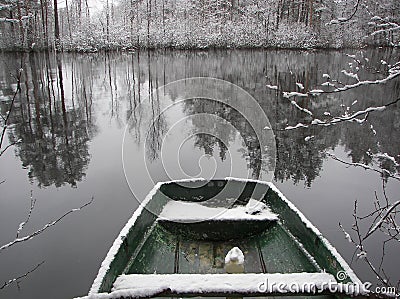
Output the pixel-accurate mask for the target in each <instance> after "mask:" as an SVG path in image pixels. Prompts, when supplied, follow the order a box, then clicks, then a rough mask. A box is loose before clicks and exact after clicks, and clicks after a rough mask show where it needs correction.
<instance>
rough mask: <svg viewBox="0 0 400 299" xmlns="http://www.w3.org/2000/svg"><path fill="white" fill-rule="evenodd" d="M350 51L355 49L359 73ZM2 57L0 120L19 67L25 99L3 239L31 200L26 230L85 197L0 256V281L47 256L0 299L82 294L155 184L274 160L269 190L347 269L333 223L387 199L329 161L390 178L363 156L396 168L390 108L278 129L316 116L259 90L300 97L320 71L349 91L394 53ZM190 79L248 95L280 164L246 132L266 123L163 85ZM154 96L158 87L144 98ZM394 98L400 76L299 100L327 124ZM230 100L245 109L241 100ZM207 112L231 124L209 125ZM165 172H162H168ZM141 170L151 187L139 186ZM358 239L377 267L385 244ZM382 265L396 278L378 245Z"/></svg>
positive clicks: (394, 119) (259, 168) (7, 165)
mask: <svg viewBox="0 0 400 299" xmlns="http://www.w3.org/2000/svg"><path fill="white" fill-rule="evenodd" d="M346 54H355V55H356V56H357V59H360V60H361V61H362V63H363V65H364V66H365V67H362V66H361V65H358V64H357V63H356V62H355V61H354V60H353V59H352V58H351V57H349V56H348V55H346ZM0 57H1V62H0V109H1V114H2V115H3V116H5V114H6V112H7V110H8V107H9V105H10V100H11V99H12V97H13V94H14V91H15V90H16V79H15V77H14V76H15V74H16V71H17V70H18V69H20V68H22V69H23V71H22V79H21V80H22V82H21V94H20V95H19V96H18V97H17V99H16V102H15V106H14V110H13V112H12V114H11V117H10V120H9V127H8V130H7V132H6V136H5V139H4V146H3V148H4V147H5V146H7V144H10V143H12V142H15V141H18V140H20V143H18V144H16V145H14V146H12V147H10V148H9V149H8V150H7V151H6V152H5V153H4V154H3V155H2V156H1V157H0V181H3V180H4V182H3V183H2V184H0V192H1V193H0V194H1V197H0V245H3V244H6V243H8V242H10V241H11V240H13V239H14V238H15V235H16V232H17V230H18V227H19V225H20V223H21V222H23V221H25V219H26V218H27V215H28V212H29V208H30V196H31V192H32V196H33V198H35V199H37V201H36V205H35V207H34V209H33V211H32V214H31V216H30V220H29V222H28V224H27V225H26V226H25V228H24V230H23V231H22V233H21V236H24V235H26V234H29V233H31V232H33V231H35V230H36V229H38V228H41V227H42V226H43V225H45V224H46V223H47V222H50V221H53V220H55V219H57V218H58V217H60V216H61V215H63V214H64V213H65V212H67V211H69V210H71V209H73V208H77V207H79V206H81V205H83V204H85V203H86V202H88V201H89V200H90V199H91V198H92V196H93V197H94V201H93V203H92V204H90V205H89V206H88V207H86V208H85V209H83V210H81V211H78V212H75V213H73V214H70V215H68V216H67V217H66V218H64V219H63V220H62V221H61V222H60V223H58V224H57V225H55V226H54V227H52V228H50V229H48V230H47V231H46V232H44V233H43V234H41V235H39V236H37V237H35V238H34V239H32V240H29V241H26V242H24V243H23V244H16V245H15V246H13V247H12V248H8V249H6V250H3V251H1V252H0V286H1V285H2V283H3V281H7V280H8V279H10V278H13V277H17V276H19V275H21V274H23V273H25V272H27V271H28V270H29V269H32V268H33V267H34V266H35V265H37V264H39V263H40V262H42V261H44V264H42V265H41V266H40V267H39V268H38V269H37V270H36V271H34V272H33V273H31V274H30V275H29V276H28V277H27V278H25V279H23V280H21V282H20V283H19V284H18V286H16V285H12V286H10V287H8V288H6V289H4V290H0V298H72V297H74V296H78V295H85V294H87V292H88V290H89V288H90V286H91V284H92V282H93V279H94V278H95V276H96V274H97V270H98V268H99V266H100V264H101V262H102V260H103V258H104V257H105V255H106V253H107V251H108V249H109V248H110V246H111V245H112V243H113V241H114V239H115V237H116V236H117V234H118V233H119V231H120V230H121V228H122V227H123V225H124V224H125V223H126V221H127V220H128V219H129V218H130V216H131V214H132V213H133V211H135V209H136V208H137V207H138V205H139V203H138V200H139V201H140V200H141V199H143V197H144V196H145V195H146V194H147V192H148V191H149V190H150V189H151V188H152V187H153V185H154V182H156V181H160V180H166V179H168V178H179V177H181V178H183V177H188V176H204V177H212V176H213V175H215V176H216V177H225V176H237V177H255V176H256V177H257V176H259V175H260V174H261V173H262V172H265V169H266V168H267V169H269V167H270V166H271V165H272V166H274V167H275V171H274V172H273V175H272V177H273V181H274V182H275V184H276V185H277V186H278V188H279V189H280V190H281V191H282V192H283V193H284V194H285V195H286V196H287V197H288V198H289V199H290V200H291V201H292V202H293V203H294V204H295V205H296V206H297V207H298V208H299V209H300V210H301V211H302V212H303V213H304V214H305V215H306V216H307V217H308V218H309V220H310V221H311V222H313V223H314V224H315V225H316V226H317V227H318V228H319V229H320V231H321V232H322V233H323V234H324V235H325V236H326V237H327V238H328V240H330V241H331V243H332V244H333V245H334V246H335V247H336V248H337V250H338V251H339V252H340V253H341V254H342V255H343V257H344V258H345V259H346V260H347V261H348V262H349V263H351V261H352V255H353V252H354V247H353V246H352V245H351V244H350V243H349V242H348V241H347V240H346V239H345V237H344V235H343V232H342V231H341V230H340V228H339V225H338V223H339V222H340V223H342V224H343V226H344V227H345V228H346V230H348V231H351V226H352V223H353V218H352V214H353V206H354V201H355V200H358V205H359V212H360V214H367V213H369V212H370V211H372V209H373V207H374V206H373V203H374V200H375V194H374V192H375V191H376V192H377V196H378V197H379V198H382V199H383V195H382V178H381V176H380V174H378V173H376V172H372V171H366V170H364V169H362V168H358V167H353V166H350V167H349V166H348V165H345V164H343V163H341V162H338V161H336V160H334V159H332V158H330V157H329V156H328V155H327V154H326V153H327V152H328V153H332V154H334V155H336V156H337V157H339V158H341V159H343V160H345V161H348V162H360V163H366V164H369V165H370V166H371V167H379V166H382V167H384V168H386V169H388V170H389V171H394V170H395V167H394V166H393V165H392V164H391V163H392V162H390V161H387V160H385V159H384V158H383V160H381V161H380V165H376V163H375V164H374V163H372V162H373V161H372V159H371V153H372V154H377V153H387V154H388V155H390V156H393V157H395V158H396V159H397V161H398V162H399V161H400V157H399V154H400V153H399V148H400V138H399V137H400V110H399V105H397V106H396V105H392V106H390V107H389V108H388V109H386V110H385V111H383V112H378V113H371V114H370V115H369V117H368V120H367V121H366V122H364V123H363V124H358V123H356V122H354V123H343V124H339V125H335V126H329V127H322V126H318V127H317V126H315V127H312V128H310V129H304V128H302V129H295V130H285V128H286V127H287V126H289V125H296V124H297V123H300V122H302V123H307V122H310V120H311V118H310V116H309V115H308V114H307V113H304V112H302V111H299V110H298V109H296V108H295V107H294V106H293V105H292V104H291V103H290V101H288V100H287V99H285V98H283V97H282V94H281V93H280V92H277V91H276V90H271V89H269V88H267V87H266V85H267V84H271V85H277V86H278V87H279V89H281V90H297V91H299V86H296V83H298V82H300V83H302V84H303V85H304V86H305V87H306V88H312V87H314V86H318V84H321V83H323V82H325V81H326V78H324V76H323V75H324V74H329V75H330V76H331V77H332V78H338V79H339V80H341V81H342V82H345V83H346V82H354V79H352V78H349V77H347V76H345V75H344V74H343V72H342V70H343V69H347V70H349V69H350V68H351V67H352V68H353V71H354V70H355V69H356V68H357V67H359V68H360V69H359V77H360V78H366V79H367V78H373V77H374V76H380V74H379V72H384V69H385V64H382V62H381V59H382V57H385V62H387V63H389V64H390V63H391V62H393V61H394V60H395V59H396V58H398V57H399V52H395V51H392V50H384V49H381V50H364V51H357V50H347V51H343V52H325V51H316V52H298V51H282V50H281V51H197V52H185V51H173V52H140V53H101V54H60V55H57V56H56V55H55V54H54V53H50V54H45V53H40V54H30V55H28V54H25V55H22V54H1V56H0ZM363 57H367V58H368V59H365V58H363ZM376 73H378V74H377V75H376ZM199 76H200V77H213V78H218V79H223V80H226V81H229V82H231V83H233V84H235V85H237V86H239V87H240V88H243V89H244V90H245V91H246V92H248V93H249V94H250V95H251V96H252V97H254V99H255V100H256V101H257V102H258V103H259V105H260V106H261V107H262V109H263V110H264V112H265V114H266V116H267V117H268V120H269V123H270V126H271V128H272V129H273V132H274V134H275V140H274V141H275V146H276V163H275V160H274V159H273V160H274V161H272V162H271V163H270V164H268V165H267V166H266V165H260V155H261V154H260V146H259V142H258V141H257V138H256V137H255V132H254V126H256V127H257V126H261V125H263V124H265V122H264V119H263V117H262V115H261V114H260V113H259V112H255V111H247V112H246V113H248V115H249V117H248V118H247V119H245V118H243V116H242V115H240V113H238V111H237V110H235V109H230V108H229V107H228V106H227V105H224V104H221V103H217V102H215V101H213V100H210V99H204V98H193V99H190V100H188V101H181V100H182V99H185V96H186V92H187V91H185V88H182V85H180V87H179V88H174V87H172V88H170V89H169V90H168V92H165V90H163V89H159V88H160V87H162V86H164V85H165V84H168V83H171V82H174V81H176V80H179V79H184V78H190V77H199ZM352 80H353V81H352ZM183 86H184V85H183ZM157 89H158V90H159V92H154V93H152V91H156V90H157ZM233 90H234V88H233ZM230 92H231V94H230ZM220 96H221V97H223V98H228V99H229V98H230V97H232V91H229V90H227V89H225V90H223V91H221V93H220ZM399 96H400V84H399V80H394V81H392V82H389V83H388V84H385V85H379V86H369V87H363V88H358V89H353V90H350V91H348V92H345V93H340V94H327V95H321V96H319V97H314V98H307V99H304V100H299V101H298V103H299V105H300V106H302V107H304V108H307V109H309V110H311V111H313V113H314V115H315V116H316V117H319V118H324V117H325V116H324V113H325V114H326V112H330V113H331V114H332V115H339V114H342V113H344V112H345V111H348V112H349V113H350V112H355V111H358V110H363V109H365V108H367V107H369V106H380V105H382V104H385V103H389V102H391V101H393V100H395V99H397V98H398V97H399ZM169 105H172V106H169ZM235 105H236V107H238V109H243V110H246V109H247V104H246V102H245V101H244V102H240V101H238V102H236V103H235ZM165 107H168V108H167V109H166V110H165V111H164V110H163V109H164V108H165ZM196 115H197V116H198V117H194V116H196ZM202 115H203V116H204V115H205V118H202ZM210 115H214V116H216V117H218V118H219V119H224V120H225V122H226V123H224V122H223V121H220V122H213V121H211V120H210V118H209V116H210ZM149 120H150V122H149ZM152 120H153V121H152ZM181 120H182V121H181ZM371 126H372V127H371ZM311 136H314V137H312V138H307V137H311ZM123 149H124V158H123V157H122V150H123ZM123 161H124V162H123ZM178 162H179V163H178ZM146 165H147V168H146V167H145V166H146ZM272 166H271V167H272ZM166 168H168V171H164V169H166ZM124 171H125V172H124ZM147 172H148V174H149V175H150V176H151V178H152V180H153V181H152V180H148V179H145V178H146V177H147V176H148V174H147ZM125 173H126V174H127V177H128V182H129V185H128V182H127V180H126V178H125ZM267 177H268V175H267ZM130 187H131V189H132V190H131V189H130ZM386 193H387V196H388V198H389V200H391V201H395V200H398V199H399V198H398V196H399V194H400V183H399V182H398V181H396V180H393V179H389V180H388V181H387V190H386ZM367 224H368V223H367ZM367 224H365V225H364V226H365V227H363V229H364V230H365V229H366V228H368V225H367ZM366 245H367V246H368V256H369V257H370V258H371V261H373V262H374V263H375V264H376V265H378V266H379V263H380V257H381V252H382V238H381V237H376V238H371V239H370V240H368V242H367V244H366ZM352 267H353V268H354V269H355V271H356V273H357V274H358V275H359V277H360V278H361V279H362V280H365V281H371V282H374V281H375V276H374V275H373V274H371V271H370V270H369V269H368V268H367V267H366V265H365V263H364V262H363V261H362V260H361V261H360V260H354V261H353V262H352ZM384 268H385V271H386V272H387V274H388V275H389V276H390V277H391V278H392V279H393V281H396V282H397V281H398V280H399V278H400V271H399V269H400V259H399V258H398V246H397V247H394V246H389V247H388V248H386V256H385V263H384Z"/></svg>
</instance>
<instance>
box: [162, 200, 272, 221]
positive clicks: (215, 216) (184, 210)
mask: <svg viewBox="0 0 400 299" xmlns="http://www.w3.org/2000/svg"><path fill="white" fill-rule="evenodd" d="M159 219H161V220H169V221H175V222H192V221H202V220H217V221H226V220H240V221H244V220H252V221H254V220H260V221H265V220H269V221H276V220H278V215H277V214H275V213H272V212H271V210H270V209H269V208H268V207H267V206H265V207H264V209H262V210H259V213H257V214H249V213H247V207H246V206H236V207H233V208H225V207H215V208H211V207H206V206H204V205H202V204H200V203H196V202H184V201H175V200H171V201H169V202H168V203H167V204H166V205H165V207H164V209H163V210H162V212H161V214H160V216H159Z"/></svg>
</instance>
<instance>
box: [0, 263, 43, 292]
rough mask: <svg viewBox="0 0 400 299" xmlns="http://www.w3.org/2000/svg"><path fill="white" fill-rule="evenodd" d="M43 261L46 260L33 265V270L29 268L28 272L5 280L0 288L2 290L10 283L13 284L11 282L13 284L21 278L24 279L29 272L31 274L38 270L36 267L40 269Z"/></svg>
mask: <svg viewBox="0 0 400 299" xmlns="http://www.w3.org/2000/svg"><path fill="white" fill-rule="evenodd" d="M43 263H44V261H42V262H40V263H39V264H37V265H36V266H35V267H33V268H32V269H31V270H29V271H28V272H26V273H24V274H22V275H20V276H18V277H15V278H12V279H10V280H8V281H5V282H4V283H3V285H1V286H0V290H2V289H4V288H6V287H8V286H9V285H11V284H13V283H18V282H19V281H20V280H21V279H23V278H26V277H27V276H28V275H29V274H31V273H32V272H34V271H36V269H38V268H39V267H40V266H41V265H43Z"/></svg>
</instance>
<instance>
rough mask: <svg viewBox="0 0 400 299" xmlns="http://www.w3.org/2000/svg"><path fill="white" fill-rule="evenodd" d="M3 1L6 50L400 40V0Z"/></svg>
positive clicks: (1, 39)
mask: <svg viewBox="0 0 400 299" xmlns="http://www.w3.org/2000/svg"><path fill="white" fill-rule="evenodd" d="M90 3H91V2H90V0H89V2H88V0H60V1H57V0H24V1H20V0H1V1H0V49H3V50H29V49H30V50H32V49H33V50H40V49H47V48H56V49H58V50H63V51H97V50H99V49H128V50H129V49H134V48H138V47H141V48H183V49H189V48H190V49H193V48H208V47H224V48H238V47H242V48H245V47H272V48H304V49H308V48H342V47H361V46H365V45H379V46H399V45H400V34H399V30H398V29H399V28H400V25H399V23H400V1H398V0H384V1H379V2H377V1H375V0H351V1H344V0H337V1H323V0H125V1H122V0H105V1H103V5H102V6H100V5H91V4H90Z"/></svg>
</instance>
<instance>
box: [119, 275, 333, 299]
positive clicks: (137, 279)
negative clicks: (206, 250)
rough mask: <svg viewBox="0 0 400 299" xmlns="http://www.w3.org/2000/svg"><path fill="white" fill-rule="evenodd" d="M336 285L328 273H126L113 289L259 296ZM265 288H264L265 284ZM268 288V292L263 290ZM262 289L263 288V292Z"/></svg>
mask: <svg viewBox="0 0 400 299" xmlns="http://www.w3.org/2000/svg"><path fill="white" fill-rule="evenodd" d="M329 282H330V283H331V284H332V283H336V279H335V277H334V276H333V275H332V274H329V273H324V272H320V273H287V274H281V273H267V274H264V273H246V274H128V275H121V276H119V277H118V278H117V280H116V281H115V283H114V287H113V289H112V291H113V292H115V291H122V290H130V291H131V292H132V295H134V297H136V296H137V294H136V291H138V292H139V293H140V294H143V290H149V291H150V294H154V291H153V290H157V291H159V290H160V289H163V290H165V291H167V290H168V291H169V292H171V293H176V294H207V293H209V294H210V293H228V294H229V293H244V294H246V293H247V294H249V293H250V294H262V293H264V292H279V293H293V288H292V289H291V286H293V285H299V286H302V285H306V284H308V285H310V284H312V285H315V287H316V288H317V289H318V290H319V289H321V290H326V289H327V287H328V283H329ZM266 283H267V284H268V286H265V284H266ZM266 287H270V289H268V290H267V289H266ZM263 288H265V289H263Z"/></svg>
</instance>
